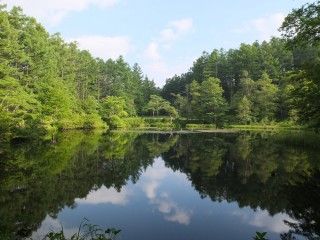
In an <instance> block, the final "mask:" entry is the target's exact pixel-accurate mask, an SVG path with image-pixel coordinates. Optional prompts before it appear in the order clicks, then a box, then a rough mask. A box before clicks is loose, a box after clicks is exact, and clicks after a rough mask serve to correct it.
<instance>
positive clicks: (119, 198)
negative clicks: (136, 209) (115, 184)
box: [75, 186, 131, 205]
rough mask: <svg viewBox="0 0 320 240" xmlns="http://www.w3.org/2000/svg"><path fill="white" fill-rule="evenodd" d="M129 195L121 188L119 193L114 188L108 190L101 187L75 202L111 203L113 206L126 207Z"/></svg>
mask: <svg viewBox="0 0 320 240" xmlns="http://www.w3.org/2000/svg"><path fill="white" fill-rule="evenodd" d="M130 195H131V193H130V191H129V190H127V189H126V188H122V189H121V192H118V191H117V190H116V189H114V188H109V189H108V188H106V187H105V186H102V187H101V188H99V189H98V190H92V191H90V192H89V193H88V195H87V196H86V197H85V198H83V199H76V200H75V202H76V203H80V204H82V203H84V204H102V203H104V204H105V203H111V204H115V205H126V204H127V202H128V200H129V196H130Z"/></svg>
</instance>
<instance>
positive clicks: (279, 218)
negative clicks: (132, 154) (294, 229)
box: [233, 209, 296, 233]
mask: <svg viewBox="0 0 320 240" xmlns="http://www.w3.org/2000/svg"><path fill="white" fill-rule="evenodd" d="M233 215H236V216H239V217H241V218H242V220H243V221H245V222H248V223H249V224H250V225H252V226H255V227H260V228H263V229H265V230H266V231H270V232H274V233H283V232H288V231H289V230H290V228H289V226H288V225H286V224H285V223H284V221H285V220H287V221H290V222H296V221H294V220H293V219H292V218H290V217H289V216H288V215H287V214H284V213H278V214H276V215H274V216H270V214H269V213H268V211H266V210H261V209H258V210H257V211H255V212H254V213H249V212H245V211H240V210H239V211H236V212H233Z"/></svg>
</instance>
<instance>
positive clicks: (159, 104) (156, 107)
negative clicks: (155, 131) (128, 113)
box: [145, 95, 178, 118]
mask: <svg viewBox="0 0 320 240" xmlns="http://www.w3.org/2000/svg"><path fill="white" fill-rule="evenodd" d="M145 110H146V111H151V112H152V116H155V114H156V116H159V113H160V112H163V113H165V114H168V115H169V116H171V117H173V118H174V117H177V116H178V112H177V111H176V109H175V108H174V107H173V106H171V104H170V103H169V102H168V101H166V100H164V99H163V98H162V97H160V96H157V95H151V96H150V100H149V102H148V103H147V105H146V106H145Z"/></svg>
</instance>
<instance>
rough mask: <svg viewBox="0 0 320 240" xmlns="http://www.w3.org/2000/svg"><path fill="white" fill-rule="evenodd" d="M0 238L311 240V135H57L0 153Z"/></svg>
mask: <svg viewBox="0 0 320 240" xmlns="http://www.w3.org/2000/svg"><path fill="white" fill-rule="evenodd" d="M0 167H1V168H0V239H24V238H28V237H32V238H34V239H41V238H42V237H43V235H44V234H45V233H47V232H48V231H50V230H57V231H58V230H60V229H61V226H63V228H64V231H65V233H66V234H67V235H68V234H69V235H70V234H71V233H74V232H76V231H77V228H78V226H79V224H80V222H81V221H82V220H83V219H84V218H87V219H89V220H90V222H91V223H93V224H98V225H100V226H102V227H115V228H118V229H122V232H121V234H120V236H119V238H118V239H123V240H125V239H159V240H160V239H252V237H253V236H254V234H255V232H256V231H266V232H268V237H269V239H294V238H293V237H295V238H296V239H317V237H318V236H319V235H320V174H319V170H320V147H319V137H317V136H313V135H310V134H309V135H301V134H299V133H282V134H280V133H220V134H218V133H199V134H198V133H193V134H172V135H170V134H138V133H110V134H98V133H82V132H69V133H64V134H62V135H61V136H59V138H58V142H57V143H56V144H50V143H45V142H32V143H19V144H15V145H2V146H1V147H0Z"/></svg>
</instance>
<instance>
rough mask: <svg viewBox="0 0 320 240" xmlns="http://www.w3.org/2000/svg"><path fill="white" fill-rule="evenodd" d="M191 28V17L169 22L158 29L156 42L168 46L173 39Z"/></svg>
mask: <svg viewBox="0 0 320 240" xmlns="http://www.w3.org/2000/svg"><path fill="white" fill-rule="evenodd" d="M192 28H193V20H192V18H183V19H179V20H176V21H172V22H169V23H168V25H167V27H166V28H164V29H163V30H161V31H160V36H159V39H158V42H159V43H162V44H163V45H164V47H166V48H169V47H170V45H171V44H173V42H174V41H175V40H177V39H178V38H179V37H181V36H183V35H184V34H187V33H188V32H190V31H191V30H192Z"/></svg>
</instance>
